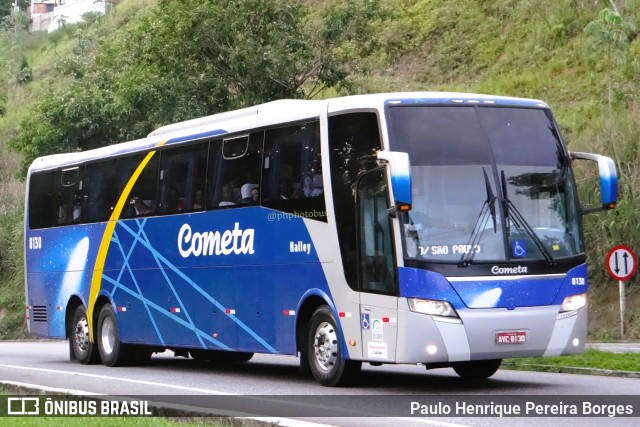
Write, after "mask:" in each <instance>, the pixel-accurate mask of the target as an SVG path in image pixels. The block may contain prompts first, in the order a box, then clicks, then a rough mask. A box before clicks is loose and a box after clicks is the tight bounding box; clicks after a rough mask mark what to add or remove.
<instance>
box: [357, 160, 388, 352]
mask: <svg viewBox="0 0 640 427" xmlns="http://www.w3.org/2000/svg"><path fill="white" fill-rule="evenodd" d="M357 194H358V199H357V204H358V265H359V268H358V270H359V271H358V278H359V286H360V323H361V325H360V326H361V331H362V345H363V357H364V358H365V359H368V360H370V361H377V360H379V361H381V362H383V361H393V360H395V350H396V349H395V347H396V336H397V332H398V323H397V311H398V301H397V292H396V289H395V287H396V282H397V281H396V278H395V276H396V266H395V262H394V256H393V254H394V251H393V236H392V232H391V230H392V227H391V220H390V218H389V215H388V213H387V209H388V207H389V202H388V192H387V177H386V173H385V171H384V169H377V170H374V171H372V172H369V173H367V174H366V175H364V176H362V178H361V179H360V181H359V182H358V193H357Z"/></svg>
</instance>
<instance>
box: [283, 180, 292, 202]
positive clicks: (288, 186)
mask: <svg viewBox="0 0 640 427" xmlns="http://www.w3.org/2000/svg"><path fill="white" fill-rule="evenodd" d="M294 196H295V193H294V190H293V182H291V180H290V179H289V178H284V179H283V180H281V181H280V199H281V200H288V199H293V198H294Z"/></svg>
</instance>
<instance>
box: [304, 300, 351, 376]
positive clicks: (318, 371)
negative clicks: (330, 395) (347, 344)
mask: <svg viewBox="0 0 640 427" xmlns="http://www.w3.org/2000/svg"><path fill="white" fill-rule="evenodd" d="M336 325H337V322H336V320H335V318H334V317H333V313H332V312H331V310H330V309H329V307H327V306H326V305H323V306H321V307H318V309H316V311H315V312H314V313H313V315H312V316H311V321H310V322H309V332H308V340H307V351H306V355H307V358H308V360H309V368H310V369H311V373H312V374H313V376H314V378H315V379H316V380H317V381H318V382H319V383H320V384H322V385H323V386H328V387H336V386H345V385H348V384H350V383H351V382H353V381H354V380H355V378H356V377H357V376H358V374H359V373H360V368H361V366H362V362H360V361H354V360H346V359H345V358H344V355H343V349H342V346H341V344H340V340H341V339H340V333H339V330H338V328H337V327H336Z"/></svg>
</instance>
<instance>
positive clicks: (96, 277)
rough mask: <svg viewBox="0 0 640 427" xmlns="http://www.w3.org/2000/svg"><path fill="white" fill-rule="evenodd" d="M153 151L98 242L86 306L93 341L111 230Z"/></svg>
mask: <svg viewBox="0 0 640 427" xmlns="http://www.w3.org/2000/svg"><path fill="white" fill-rule="evenodd" d="M166 142H167V141H162V142H159V143H158V144H157V145H156V148H157V147H161V146H163V145H164V144H165V143H166ZM155 153H156V152H155V151H151V152H149V153H148V154H147V155H146V156H145V157H144V159H143V160H142V162H140V164H139V165H138V167H137V168H136V170H135V172H133V175H131V178H130V179H129V182H127V185H125V187H124V189H123V190H122V194H120V198H119V199H118V203H116V207H115V208H114V209H113V212H112V213H111V217H110V218H109V222H107V227H106V229H105V230H104V234H103V235H102V241H101V242H100V248H99V249H98V255H97V256H96V264H95V266H94V267H93V276H92V277H91V290H90V291H89V302H88V307H87V323H88V326H89V341H91V342H93V341H94V336H93V309H94V307H95V304H96V300H97V299H98V294H99V293H100V288H101V286H102V272H103V271H104V263H105V261H106V259H107V253H108V252H109V246H110V245H111V237H112V236H113V232H114V230H115V229H116V224H117V222H118V220H119V219H120V214H121V213H122V210H123V209H124V205H125V204H126V203H128V202H129V194H130V193H131V189H132V188H133V186H134V185H135V183H136V181H137V180H138V177H140V174H141V173H142V171H143V170H144V168H145V167H146V166H147V164H148V163H149V161H150V160H151V158H152V157H153V155H154V154H155Z"/></svg>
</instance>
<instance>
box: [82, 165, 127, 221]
mask: <svg viewBox="0 0 640 427" xmlns="http://www.w3.org/2000/svg"><path fill="white" fill-rule="evenodd" d="M116 165H117V161H116V160H109V161H106V162H99V163H91V164H89V165H87V166H86V168H85V173H84V190H83V199H84V200H83V201H84V203H83V207H82V210H83V215H82V217H83V222H100V221H107V220H108V219H109V217H110V216H111V213H112V212H113V209H114V207H115V204H116V201H117V195H118V193H117V190H116Z"/></svg>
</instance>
